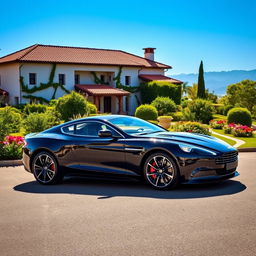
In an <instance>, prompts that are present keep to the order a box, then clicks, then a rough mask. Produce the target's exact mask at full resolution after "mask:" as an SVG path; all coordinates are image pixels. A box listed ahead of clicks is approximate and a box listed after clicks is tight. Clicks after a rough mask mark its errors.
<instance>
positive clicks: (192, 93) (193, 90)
mask: <svg viewBox="0 0 256 256" xmlns="http://www.w3.org/2000/svg"><path fill="white" fill-rule="evenodd" d="M197 88H198V85H197V84H193V85H192V86H188V87H187V92H188V97H189V98H190V99H192V100H195V99H196V98H197Z"/></svg>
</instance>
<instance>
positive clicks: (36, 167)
mask: <svg viewBox="0 0 256 256" xmlns="http://www.w3.org/2000/svg"><path fill="white" fill-rule="evenodd" d="M31 167H32V171H33V174H34V176H35V178H36V180H37V181H38V182H39V183H41V184H44V185H50V184H56V183H58V182H60V181H61V180H62V178H63V175H62V173H61V170H60V168H59V166H58V163H57V161H56V159H55V157H54V156H53V155H52V154H50V153H48V152H45V151H43V152H40V153H38V154H37V155H36V156H35V157H34V159H33V161H32V166H31Z"/></svg>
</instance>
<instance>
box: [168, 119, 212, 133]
mask: <svg viewBox="0 0 256 256" xmlns="http://www.w3.org/2000/svg"><path fill="white" fill-rule="evenodd" d="M171 130H172V131H175V132H191V133H200V134H205V135H211V132H210V129H209V127H208V126H207V125H204V124H200V123H198V122H178V123H176V124H175V125H173V126H172V127H171Z"/></svg>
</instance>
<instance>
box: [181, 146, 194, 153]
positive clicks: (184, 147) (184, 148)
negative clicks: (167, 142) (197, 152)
mask: <svg viewBox="0 0 256 256" xmlns="http://www.w3.org/2000/svg"><path fill="white" fill-rule="evenodd" d="M179 146H180V148H181V150H183V151H184V152H187V153H190V152H191V150H192V147H190V146H187V145H179Z"/></svg>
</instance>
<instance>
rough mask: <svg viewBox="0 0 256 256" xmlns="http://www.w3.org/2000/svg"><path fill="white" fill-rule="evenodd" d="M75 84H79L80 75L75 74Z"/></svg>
mask: <svg viewBox="0 0 256 256" xmlns="http://www.w3.org/2000/svg"><path fill="white" fill-rule="evenodd" d="M75 84H80V75H78V74H75Z"/></svg>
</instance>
